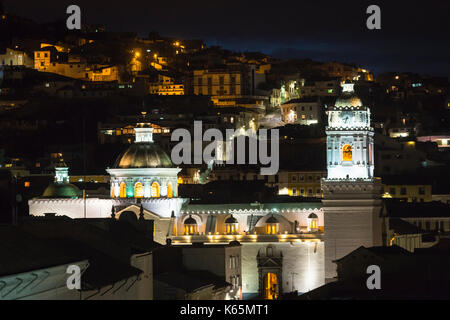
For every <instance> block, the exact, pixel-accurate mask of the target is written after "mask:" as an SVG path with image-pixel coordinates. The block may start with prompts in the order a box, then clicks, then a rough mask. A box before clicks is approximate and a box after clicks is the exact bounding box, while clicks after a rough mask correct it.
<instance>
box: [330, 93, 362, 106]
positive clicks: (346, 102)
mask: <svg viewBox="0 0 450 320" xmlns="http://www.w3.org/2000/svg"><path fill="white" fill-rule="evenodd" d="M334 105H335V106H336V107H361V106H362V102H361V99H359V98H358V97H357V96H356V95H351V96H347V95H343V96H341V97H339V98H338V99H337V100H336V103H335V104H334Z"/></svg>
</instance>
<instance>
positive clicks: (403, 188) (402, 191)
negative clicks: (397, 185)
mask: <svg viewBox="0 0 450 320" xmlns="http://www.w3.org/2000/svg"><path fill="white" fill-rule="evenodd" d="M400 194H401V195H402V196H404V195H406V188H405V187H402V188H401V189H400Z"/></svg>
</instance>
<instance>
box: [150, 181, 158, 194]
mask: <svg viewBox="0 0 450 320" xmlns="http://www.w3.org/2000/svg"><path fill="white" fill-rule="evenodd" d="M152 197H153V198H159V184H158V183H157V182H153V183H152Z"/></svg>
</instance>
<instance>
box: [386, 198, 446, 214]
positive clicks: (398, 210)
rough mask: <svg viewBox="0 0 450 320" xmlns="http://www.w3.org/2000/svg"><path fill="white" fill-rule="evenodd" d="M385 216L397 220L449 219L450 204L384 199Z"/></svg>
mask: <svg viewBox="0 0 450 320" xmlns="http://www.w3.org/2000/svg"><path fill="white" fill-rule="evenodd" d="M384 202H385V205H386V211H387V215H388V216H389V217H398V218H419V217H420V218H422V217H424V218H425V217H426V218H430V217H450V204H446V203H442V202H440V201H431V202H406V201H398V200H395V199H384Z"/></svg>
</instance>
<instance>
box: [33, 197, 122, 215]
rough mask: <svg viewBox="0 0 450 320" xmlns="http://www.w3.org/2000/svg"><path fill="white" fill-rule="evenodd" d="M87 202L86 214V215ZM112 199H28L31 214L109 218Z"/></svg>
mask: <svg viewBox="0 0 450 320" xmlns="http://www.w3.org/2000/svg"><path fill="white" fill-rule="evenodd" d="M85 203H86V215H85V210H84V208H85ZM112 205H113V203H112V200H111V199H98V198H88V199H63V198H61V199H31V200H29V201H28V206H29V210H30V215H32V216H43V215H44V214H45V213H56V214H57V215H60V216H63V215H65V216H68V217H70V218H73V219H75V218H85V217H86V218H108V217H110V216H111V207H112Z"/></svg>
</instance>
